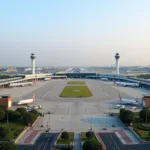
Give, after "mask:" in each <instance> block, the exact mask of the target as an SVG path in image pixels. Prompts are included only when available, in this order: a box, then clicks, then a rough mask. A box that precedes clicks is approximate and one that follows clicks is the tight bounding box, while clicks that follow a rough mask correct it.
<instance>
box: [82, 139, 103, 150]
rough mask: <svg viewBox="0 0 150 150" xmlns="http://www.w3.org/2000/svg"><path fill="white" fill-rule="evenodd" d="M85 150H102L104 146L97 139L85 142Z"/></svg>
mask: <svg viewBox="0 0 150 150" xmlns="http://www.w3.org/2000/svg"><path fill="white" fill-rule="evenodd" d="M82 148H83V150H102V145H101V144H100V143H99V142H98V141H97V140H95V139H93V140H88V141H85V142H84V144H83V146H82Z"/></svg>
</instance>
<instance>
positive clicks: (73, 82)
mask: <svg viewBox="0 0 150 150" xmlns="http://www.w3.org/2000/svg"><path fill="white" fill-rule="evenodd" d="M67 84H85V82H82V81H70V82H68V83H67Z"/></svg>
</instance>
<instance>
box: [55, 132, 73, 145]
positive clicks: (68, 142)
mask: <svg viewBox="0 0 150 150" xmlns="http://www.w3.org/2000/svg"><path fill="white" fill-rule="evenodd" d="M68 133H69V139H67V140H64V139H62V138H61V136H60V137H59V139H58V140H57V144H70V142H73V141H74V132H68Z"/></svg>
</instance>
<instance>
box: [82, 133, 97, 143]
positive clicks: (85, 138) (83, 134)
mask: <svg viewBox="0 0 150 150" xmlns="http://www.w3.org/2000/svg"><path fill="white" fill-rule="evenodd" d="M92 139H95V140H97V139H96V137H95V136H94V137H92ZM87 140H89V139H88V138H87V137H86V132H81V141H82V142H85V141H87Z"/></svg>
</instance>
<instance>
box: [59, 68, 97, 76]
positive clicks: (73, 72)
mask: <svg viewBox="0 0 150 150" xmlns="http://www.w3.org/2000/svg"><path fill="white" fill-rule="evenodd" d="M56 76H67V78H81V79H83V78H84V79H85V78H87V76H97V73H96V72H89V71H88V72H87V70H85V69H82V68H70V69H67V70H66V71H64V72H58V73H56Z"/></svg>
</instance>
